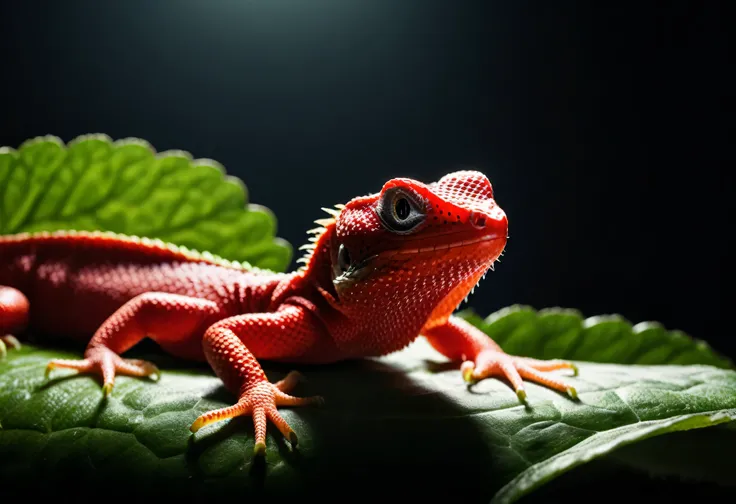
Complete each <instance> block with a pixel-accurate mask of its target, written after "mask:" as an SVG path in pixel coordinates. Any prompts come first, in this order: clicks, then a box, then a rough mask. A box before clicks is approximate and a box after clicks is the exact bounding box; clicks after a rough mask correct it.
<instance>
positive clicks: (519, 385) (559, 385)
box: [461, 349, 578, 402]
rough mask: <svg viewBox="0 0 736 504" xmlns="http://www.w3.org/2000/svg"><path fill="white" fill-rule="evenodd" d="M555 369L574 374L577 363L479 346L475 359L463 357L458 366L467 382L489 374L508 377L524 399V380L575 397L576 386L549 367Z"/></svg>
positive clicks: (522, 400) (486, 376) (525, 396)
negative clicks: (533, 357) (484, 348)
mask: <svg viewBox="0 0 736 504" xmlns="http://www.w3.org/2000/svg"><path fill="white" fill-rule="evenodd" d="M558 369H571V370H572V371H573V373H574V375H577V366H575V364H573V363H571V362H566V361H561V360H550V361H543V360H537V359H528V358H525V357H515V356H512V355H508V354H506V353H504V352H499V351H497V350H494V349H486V350H482V351H481V352H480V353H479V354H478V356H477V357H476V359H475V362H474V363H473V362H471V361H466V362H464V363H463V367H462V368H461V370H462V373H463V377H464V378H465V379H466V381H470V382H477V381H480V380H483V379H485V378H490V377H499V378H505V379H506V380H508V381H509V383H510V384H511V386H512V388H513V389H514V391H515V392H516V395H517V397H518V398H519V401H521V402H526V398H527V393H526V390H525V389H524V380H528V381H531V382H534V383H538V384H540V385H544V386H545V387H548V388H550V389H553V390H556V391H558V392H564V393H567V394H568V395H569V396H570V397H571V398H573V399H577V397H578V394H577V390H576V389H575V387H573V386H572V385H570V384H569V383H567V382H566V381H565V380H562V379H560V378H558V377H557V376H555V375H553V374H550V373H548V371H554V370H558Z"/></svg>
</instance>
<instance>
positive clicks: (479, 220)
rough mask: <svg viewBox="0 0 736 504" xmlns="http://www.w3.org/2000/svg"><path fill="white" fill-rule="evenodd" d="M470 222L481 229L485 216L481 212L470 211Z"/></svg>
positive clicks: (484, 223) (484, 222)
mask: <svg viewBox="0 0 736 504" xmlns="http://www.w3.org/2000/svg"><path fill="white" fill-rule="evenodd" d="M470 222H471V223H472V224H473V226H475V227H477V228H478V229H483V228H484V227H486V216H485V215H483V214H481V213H477V212H471V213H470Z"/></svg>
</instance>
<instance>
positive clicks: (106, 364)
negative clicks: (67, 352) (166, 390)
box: [46, 347, 161, 397]
mask: <svg viewBox="0 0 736 504" xmlns="http://www.w3.org/2000/svg"><path fill="white" fill-rule="evenodd" d="M84 356H85V358H84V359H81V360H70V359H54V360H52V361H49V363H48V364H47V365H46V378H47V379H48V377H49V374H50V373H51V371H52V370H53V369H56V368H64V369H76V370H77V371H79V372H80V373H98V374H101V375H102V382H103V385H102V390H103V392H104V393H105V397H107V396H108V395H110V393H111V392H112V387H113V385H114V384H115V375H116V374H121V375H127V376H154V375H155V376H156V378H158V377H160V376H161V373H160V371H159V370H158V368H157V367H156V366H155V365H153V364H151V363H150V362H148V361H144V360H140V359H123V358H122V357H120V356H119V355H118V354H116V353H115V352H113V351H112V350H110V349H109V348H106V347H96V348H90V349H88V350H87V351H86V352H85V353H84Z"/></svg>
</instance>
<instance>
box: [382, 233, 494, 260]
mask: <svg viewBox="0 0 736 504" xmlns="http://www.w3.org/2000/svg"><path fill="white" fill-rule="evenodd" d="M502 239H503V240H505V238H502V237H501V236H499V235H497V234H490V235H485V236H480V237H475V238H467V239H465V240H454V241H449V242H445V243H436V244H434V245H428V246H424V247H421V246H420V247H416V248H401V249H396V250H393V251H387V252H384V253H382V254H378V255H379V256H386V257H396V256H403V255H417V254H426V253H431V252H441V251H443V250H451V249H463V248H466V247H472V246H474V245H475V246H480V245H484V244H486V243H488V242H493V241H496V240H502ZM374 257H376V256H374Z"/></svg>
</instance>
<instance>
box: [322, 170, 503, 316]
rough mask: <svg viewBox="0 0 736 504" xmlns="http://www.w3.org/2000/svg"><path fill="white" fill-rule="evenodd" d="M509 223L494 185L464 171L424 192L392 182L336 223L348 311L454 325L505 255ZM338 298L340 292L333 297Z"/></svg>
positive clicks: (334, 264)
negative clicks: (387, 310)
mask: <svg viewBox="0 0 736 504" xmlns="http://www.w3.org/2000/svg"><path fill="white" fill-rule="evenodd" d="M507 230H508V222H507V219H506V214H505V213H504V211H503V210H502V209H501V208H500V207H499V206H498V205H497V204H496V202H495V200H494V198H493V189H492V187H491V183H490V181H489V180H488V178H487V177H486V176H485V175H483V174H482V173H480V172H477V171H458V172H455V173H451V174H449V175H446V176H444V177H442V178H441V179H440V180H438V181H437V182H433V183H430V184H424V183H422V182H418V181H416V180H412V179H408V178H395V179H392V180H389V181H388V182H386V183H385V184H384V186H383V188H382V189H381V191H380V192H379V193H377V194H372V195H369V196H363V197H359V198H355V199H353V200H351V201H350V202H349V203H347V204H346V205H345V206H344V207H341V209H340V212H339V213H337V214H336V216H335V222H334V233H333V234H332V239H331V240H330V241H329V245H328V246H327V247H326V248H327V249H328V250H326V251H329V256H330V260H329V263H330V265H331V277H332V284H333V285H332V286H333V287H334V292H335V294H336V295H337V298H338V299H339V303H340V305H342V306H344V307H346V308H348V309H353V308H354V309H356V311H358V312H359V311H366V312H367V313H371V312H373V310H370V308H371V307H373V308H376V307H377V304H379V305H381V307H393V309H394V310H404V311H405V312H406V310H409V311H410V312H416V313H417V316H418V317H419V318H421V317H423V315H422V313H424V314H426V315H427V316H428V318H426V319H425V320H427V321H429V320H431V319H432V318H433V317H434V318H435V319H437V320H438V322H439V321H441V320H440V319H446V318H447V316H449V315H450V314H451V313H452V312H453V311H454V310H455V308H456V307H457V306H458V305H459V304H460V302H461V301H462V300H463V299H464V298H465V297H467V295H468V294H469V293H470V291H471V289H473V288H474V287H475V285H476V284H477V283H478V281H479V280H480V279H481V277H482V276H483V275H485V273H486V272H487V270H488V269H489V268H490V267H492V265H493V263H494V261H496V259H498V257H499V256H500V255H501V253H502V252H503V249H504V247H505V245H506V239H507ZM330 290H332V289H330Z"/></svg>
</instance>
